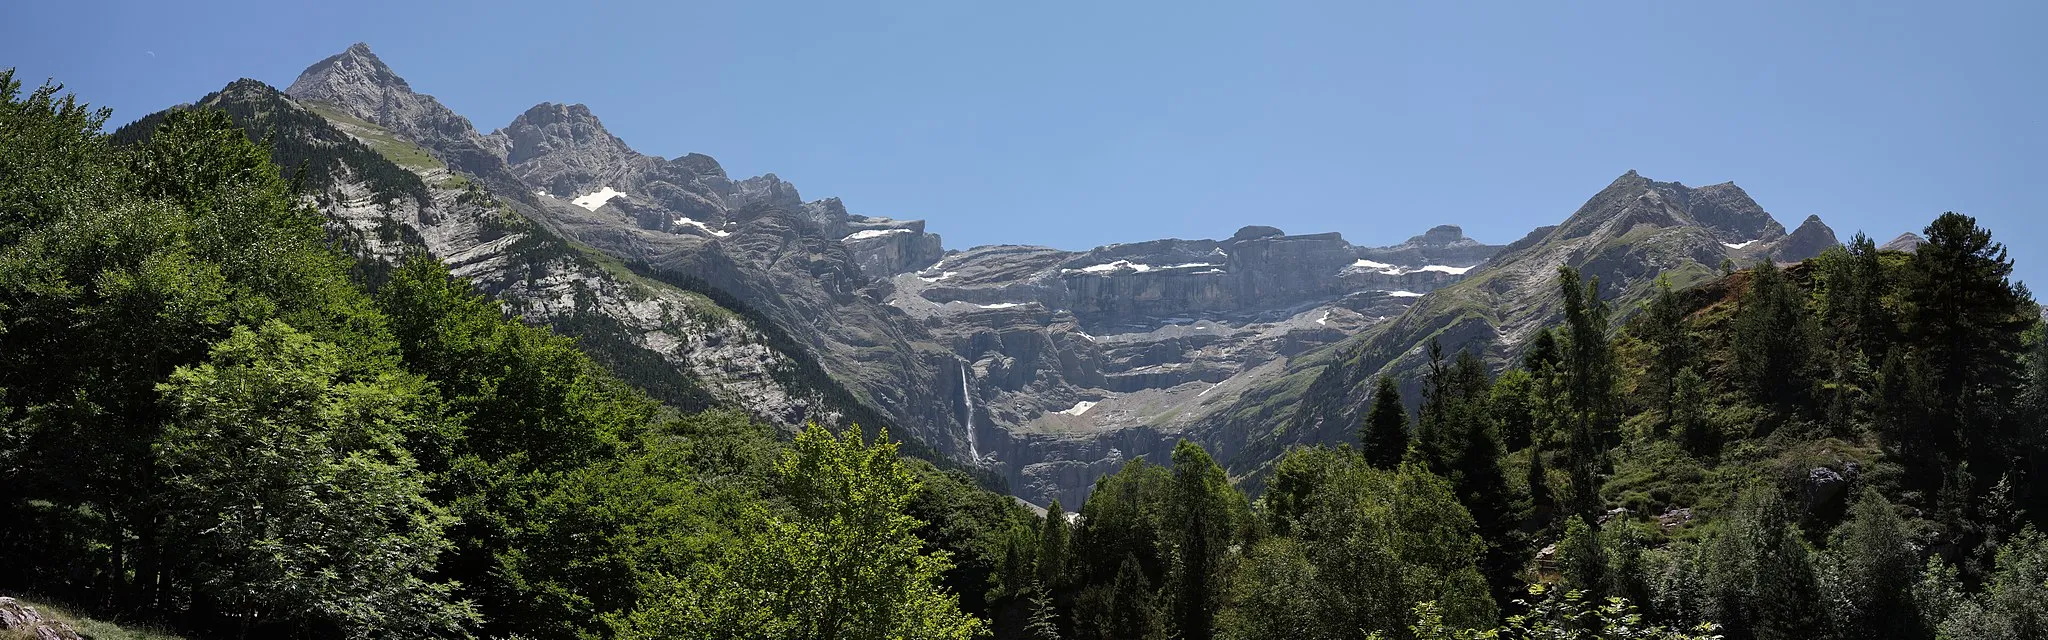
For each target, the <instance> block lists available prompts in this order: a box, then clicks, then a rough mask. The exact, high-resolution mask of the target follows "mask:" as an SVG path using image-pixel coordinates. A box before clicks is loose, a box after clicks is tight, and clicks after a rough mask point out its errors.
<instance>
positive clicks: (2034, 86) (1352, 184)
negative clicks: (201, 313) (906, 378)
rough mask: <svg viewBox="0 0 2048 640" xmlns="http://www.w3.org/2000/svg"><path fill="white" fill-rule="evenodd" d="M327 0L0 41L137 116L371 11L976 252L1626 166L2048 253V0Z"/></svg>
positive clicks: (57, 23)
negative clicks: (1989, 236) (1972, 224)
mask: <svg viewBox="0 0 2048 640" xmlns="http://www.w3.org/2000/svg"><path fill="white" fill-rule="evenodd" d="M310 4H315V3H296V2H287V3H277V2H262V3H246V2H205V3H168V2H114V3H109V2H87V1H63V2H33V1H24V2H14V3H10V6H8V8H7V9H5V11H4V13H5V14H6V15H5V16H4V19H0V66H17V67H19V68H20V71H21V74H22V75H23V76H25V77H27V78H31V79H40V78H43V77H55V78H57V79H59V80H61V81H63V82H66V83H67V84H68V85H69V86H70V87H71V88H72V89H74V90H75V91H77V92H78V93H79V94H81V95H82V96H83V97H85V98H86V99H88V100H89V101H91V102H93V103H96V104H100V105H106V106H111V107H113V108H114V109H115V110H116V116H115V119H116V120H119V121H124V122H125V121H126V120H128V119H132V118H134V117H137V116H140V115H142V114H144V113H147V112H149V111H152V110H155V109H158V108H162V107H164V106H167V105H170V104H174V103H177V102H182V101H190V100H192V99H195V98H197V97H199V96H201V95H203V94H205V93H207V92H209V91H211V90H214V89H217V88H219V87H220V86H222V85H224V84H226V83H227V82H228V81H231V80H233V79H235V78H238V77H244V76H246V77H253V78H256V79H259V80H264V81H267V82H270V83H272V84H275V85H278V86H280V87H282V86H284V85H286V84H288V83H290V82H291V80H292V78H294V77H295V76H296V75H297V74H298V72H299V71H300V70H302V69H303V68H305V67H306V66H307V65H309V64H311V63H313V62H314V61H317V60H319V59H320V58H322V57H325V56H327V55H330V54H333V53H335V52H338V51H340V50H342V49H343V48H345V47H347V46H348V45H349V44H350V43H353V42H356V41H365V42H368V43H370V45H371V47H372V48H373V49H374V50H376V51H377V53H378V54H379V55H380V56H382V57H383V58H384V59H385V61H386V62H389V63H390V64H391V65H392V66H393V67H395V68H396V69H397V70H398V72H399V73H400V74H401V75H403V76H405V77H406V78H407V79H409V80H410V81H411V82H412V83H413V86H414V87H415V88H416V89H418V90H420V91H423V92H427V93H432V94H434V95H436V96H438V97H439V98H440V99H441V100H442V101H443V102H444V103H446V104H448V105H449V106H451V107H453V108H454V109H455V110H456V111H458V112H460V113H462V114H463V115H466V116H468V117H469V118H471V119H472V120H473V121H474V122H476V123H477V126H478V128H479V129H482V130H485V131H489V130H491V129H494V128H497V127H499V126H502V125H503V124H505V123H507V122H509V121H510V120H511V119H512V117H513V116H515V115H517V114H518V113H519V112H520V111H522V110H524V109H525V108H527V107H528V106H531V105H533V104H534V103H537V102H541V101H554V102H582V103H585V104H588V105H590V106H591V108H592V109H593V110H594V111H595V112H596V113H597V114H598V116H599V117H600V118H602V119H603V120H604V122H605V124H606V125H607V126H608V127H609V128H610V129H611V130H612V132H613V133H615V134H617V135H618V136H620V137H621V138H624V139H625V140H626V141H627V142H628V143H630V144H632V145H633V146H634V147H635V148H637V149H639V150H640V151H642V152H644V153H650V154H656V155H663V156H671V157H672V156H676V155H681V154H683V153H687V152H703V153H707V154H710V155H712V156H714V157H716V158H718V159H719V161H721V162H722V163H724V165H725V167H726V169H727V171H728V172H730V173H732V174H734V175H735V176H745V175H753V174H758V173H763V172H771V171H772V172H775V173H777V174H779V175H781V176H782V177H783V178H784V179H787V180H790V181H792V182H794V183H796V185H797V186H798V187H799V188H800V189H801V190H802V192H803V194H804V195H805V197H808V198H817V197H823V196H835V195H836V196H840V197H842V198H844V199H845V200H846V202H847V205H848V206H849V208H851V209H852V210H853V211H855V212H857V213H867V214H876V215H890V216H897V217H922V218H926V219H928V220H930V221H931V229H932V230H933V231H936V232H939V233H942V234H945V236H946V238H947V245H948V246H949V247H956V248H958V247H965V246H970V245H977V244H986V243H995V242H1006V243H1031V244H1048V245H1053V246H1058V247H1064V248H1085V247H1089V246H1094V245H1098V244H1105V243H1110V242H1120V241H1135V240H1144V239H1151V238H1158V237H1167V236H1173V237H1185V238H1195V237H1221V236H1224V235H1227V234H1229V233H1230V232H1231V231H1233V230H1235V229H1236V228H1237V227H1239V226H1241V225H1245V224H1255V223H1256V224H1270V225H1274V226H1278V227H1281V228H1283V229H1286V230H1288V231H1290V232H1297V233H1301V232H1315V231H1341V232H1343V233H1344V235H1345V237H1347V238H1349V239H1351V240H1353V241H1354V242H1360V243H1373V244H1380V243H1392V242H1398V241H1400V240H1401V239H1404V238H1406V237H1407V236H1410V235H1413V234H1415V233H1418V232H1420V231H1422V230H1423V229H1424V228H1426V227H1428V226H1430V225H1432V224H1438V223H1457V224H1462V225H1464V226H1465V227H1466V229H1467V231H1468V233H1470V234H1471V235H1473V236H1475V237H1478V238H1480V239H1482V240H1486V241H1490V242H1508V241H1511V240H1514V239H1516V238H1517V237H1520V236H1521V235H1522V234H1523V233H1525V232H1526V231H1528V230H1529V229H1531V228H1533V227H1536V226H1539V225H1543V224H1552V223H1555V222H1557V221H1558V220H1560V219H1562V218H1563V217H1564V216H1565V215H1567V214H1569V213H1570V212H1571V211H1572V209H1574V208H1575V207H1577V206H1578V205H1579V204H1580V203H1581V202H1583V201H1584V200H1585V199H1586V198H1587V197H1588V196H1590V195H1592V194H1593V193H1594V192H1595V191H1596V190H1598V189H1599V188H1600V187H1602V186H1605V185H1606V184H1607V183H1608V181H1610V180H1612V179H1613V178H1614V177H1615V176H1616V175H1619V174H1621V173H1622V172H1623V171H1626V170H1629V169H1637V170H1640V171H1641V172H1642V173H1643V174H1644V175H1647V176H1650V177H1653V178H1657V179H1661V180H1676V181H1680V182H1684V183H1686V184H1694V185H1698V184H1709V183H1715V182H1721V181H1726V180H1733V181H1735V182H1736V183H1738V184H1741V185H1742V186H1743V187H1745V188H1746V189H1748V190H1749V192H1750V194H1751V195H1753V196H1755V197H1756V199H1757V200H1758V201H1760V202H1761V203H1762V204H1763V205H1764V207H1765V208H1766V209H1769V210H1770V211H1771V212H1772V213H1774V214H1776V215H1777V217H1778V218H1779V220H1780V221H1782V222H1785V223H1786V224H1787V225H1788V226H1789V225H1796V224H1798V223H1799V221H1800V220H1801V219H1803V218H1804V217H1805V216H1806V215H1808V214H1815V213H1817V214H1820V215H1821V216H1822V217H1823V218H1824V219H1826V220H1827V221H1828V222H1829V223H1830V224H1832V225H1833V226H1834V227H1835V228H1836V229H1837V230H1838V231H1839V232H1841V233H1842V235H1843V236H1844V237H1846V236H1847V235H1848V234H1849V233H1851V232H1854V231H1856V230H1858V229H1864V230H1867V231H1869V232H1870V234H1871V235H1873V236H1877V237H1878V239H1879V241H1880V242H1882V241H1884V240H1888V239H1890V238H1891V237H1892V236H1894V235H1897V234H1898V233H1900V232H1903V231H1907V230H1918V229H1919V228H1920V227H1921V226H1924V225H1925V223H1926V222H1927V221H1929V220H1931V219H1933V217H1934V216H1935V215H1937V214H1938V213H1940V212H1941V211H1944V210H1957V211H1962V212H1965V213H1969V214H1972V215H1975V216H1978V217H1979V219H1980V220H1981V221H1982V222H1984V223H1985V224H1986V225H1987V226H1989V227H1991V228H1992V230H1993V231H1994V232H1996V233H1997V234H1998V237H1999V239H2001V240H2004V241H2006V242H2007V243H2008V244H2010V245H2012V246H2013V247H2014V249H2015V255H2016V257H2017V258H2018V259H2019V261H2020V268H2021V273H2022V275H2034V274H2048V247H2043V246H2041V245H2043V244H2044V242H2043V240H2044V238H2043V231H2044V223H2043V222H2042V219H2043V215H2044V213H2048V210H2044V203H2043V196H2042V194H2044V193H2048V190H2044V189H2043V188H2042V186H2041V182H2042V180H2043V174H2044V170H2048V162H2044V161H2043V160H2042V158H2043V156H2044V153H2048V122H2044V119H2048V105H2044V104H2043V103H2044V98H2048V87H2044V83H2048V44H2044V43H2048V38H2043V37H2042V36H2041V32H2040V29H2041V27H2042V25H2043V24H2048V3H2042V2H2006V3H1986V4H1979V3H1970V2H1959V3H1939V5H1940V6H1935V5H1936V3H1894V2H1842V3H1820V2H1795V3H1784V2H1763V3H1743V4H1741V5H1724V4H1723V3H1679V2H1644V1H1640V0H1638V1H1636V2H1626V3H1591V2H1524V1H1514V2H1499V3H1494V2H1409V3H1367V2H1355V1H1353V2H1329V3H1310V4H1295V3H1278V2H1231V3H1204V2H1186V1H1182V2H1159V3H1138V2H1085V3H1066V2H981V1H966V0H950V1H944V2H919V3H891V4H890V5H889V6H886V7H870V6H856V5H866V4H870V3H848V2H821V3H815V4H788V3H768V2H719V3H700V2H667V1H646V2H619V3H601V4H598V5H597V6H592V7H587V8H586V7H584V6H583V4H584V3H570V2H524V1H517V0H508V1H498V2H469V3H456V2H441V1H419V0H415V1H412V2H402V3H390V2H368V1H349V2H323V3H317V5H318V6H317V7H312V6H302V5H310ZM2028 279H2030V280H2033V281H2036V282H2039V281H2041V280H2040V279H2039V278H2038V277H2033V278H2028Z"/></svg>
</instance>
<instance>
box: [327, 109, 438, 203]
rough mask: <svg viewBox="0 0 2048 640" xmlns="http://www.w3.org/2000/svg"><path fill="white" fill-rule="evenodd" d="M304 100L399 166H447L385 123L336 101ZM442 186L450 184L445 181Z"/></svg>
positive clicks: (430, 167)
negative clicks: (350, 110)
mask: <svg viewBox="0 0 2048 640" xmlns="http://www.w3.org/2000/svg"><path fill="white" fill-rule="evenodd" d="M305 104H306V107H307V108H309V109H312V110H313V112H314V113H318V114H320V117H323V118H326V119H328V120H329V121H332V122H334V123H336V124H340V125H343V128H344V130H346V131H348V132H349V133H350V134H352V135H354V136H356V138H357V139H359V140H362V141H363V144H366V145H369V146H370V149H371V150H373V151H376V152H377V154H378V155H381V156H384V159H386V160H390V161H391V162H393V163H395V164H397V165H398V166H401V167H405V168H407V169H446V168H447V165H445V164H442V163H441V161H440V160H439V159H436V158H435V157H434V154H431V153H428V152H427V150H426V149H422V148H420V147H419V145H415V144H413V143H410V142H406V141H405V140H402V139H399V137H398V136H397V135H394V134H392V133H391V132H390V131H386V130H385V129H384V128H383V127H379V126H377V125H375V124H372V123H370V122H369V121H366V120H363V119H361V118H357V117H355V116H352V115H349V114H348V113H346V112H344V111H342V110H341V109H337V108H335V107H334V105H330V104H324V103H319V102H307V103H305ZM443 186H447V185H446V184H445V182H444V185H443Z"/></svg>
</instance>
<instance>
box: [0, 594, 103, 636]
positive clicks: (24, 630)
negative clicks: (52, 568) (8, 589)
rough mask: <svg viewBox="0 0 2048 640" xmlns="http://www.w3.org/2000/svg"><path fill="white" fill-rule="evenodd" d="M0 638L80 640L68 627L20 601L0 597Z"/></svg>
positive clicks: (73, 630) (76, 633) (75, 632)
mask: <svg viewBox="0 0 2048 640" xmlns="http://www.w3.org/2000/svg"><path fill="white" fill-rule="evenodd" d="M0 632H5V633H0V636H5V637H9V638H24V639H27V640H81V639H82V638H83V636H80V635H79V634H78V631H77V630H76V629H72V628H71V626H70V625H67V624H64V623H63V622H61V621H59V620H57V619H55V618H51V617H48V616H45V615H43V613H42V612H40V611H37V610H36V608H35V607H31V606H28V605H27V604H24V603H22V601H20V600H16V599H13V598H8V597H0Z"/></svg>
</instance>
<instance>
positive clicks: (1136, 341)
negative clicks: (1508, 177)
mask: <svg viewBox="0 0 2048 640" xmlns="http://www.w3.org/2000/svg"><path fill="white" fill-rule="evenodd" d="M1449 231H1450V232H1451V233H1449V234H1446V233H1443V232H1442V231H1439V232H1437V233H1436V235H1435V236H1434V237H1431V236H1428V235H1427V234H1426V235H1425V236H1418V237H1417V238H1416V239H1414V240H1411V241H1409V242H1408V243H1406V244H1404V245H1400V246H1397V247H1358V246H1354V245H1351V244H1350V243H1348V242H1345V241H1344V240H1343V238H1342V237H1340V236H1338V235H1337V234H1315V235H1301V236H1294V235H1287V234H1286V233H1284V232H1282V231H1281V230H1279V229H1275V228H1272V227H1248V228H1246V229H1244V230H1240V231H1239V232H1238V233H1236V234H1233V235H1232V237H1231V238H1230V239H1226V240H1158V241H1152V242H1141V243H1133V244H1122V245H1111V246H1106V247H1098V248H1096V249H1093V250H1089V251H1082V252H1071V251H1060V250H1057V249H1050V248H1045V247H1026V246H990V247H977V248H974V249H969V250H966V251H959V252H953V253H949V254H947V255H946V256H945V258H944V259H943V260H940V261H938V262H937V263H934V264H932V265H930V266H929V267H926V268H924V269H921V270H917V271H914V272H910V273H904V274H901V275H898V276H896V277H895V278H894V281H893V284H894V287H893V291H892V293H891V295H890V297H889V299H888V303H889V304H890V305H891V306H893V307H895V308H897V309H900V310H902V311H903V312H904V313H906V314H907V315H909V316H911V317H913V318H916V319H917V320H918V321H919V322H920V323H921V324H923V325H924V326H926V327H928V328H929V330H930V331H931V332H932V334H933V335H934V336H935V337H936V338H937V339H939V340H940V342H941V343H942V344H945V345H946V346H947V348H948V349H949V350H951V351H952V352H953V353H954V354H956V355H957V356H959V358H960V366H961V368H962V377H963V381H964V382H965V383H966V386H965V388H967V389H968V390H969V391H968V392H967V395H964V396H963V398H962V400H961V401H960V402H958V403H956V406H957V407H958V408H959V409H960V410H962V411H967V410H968V408H969V407H970V406H971V407H972V410H973V411H974V414H973V415H974V420H975V421H976V422H975V424H976V425H977V430H978V432H979V433H981V438H980V442H981V445H980V452H981V456H982V459H983V461H984V462H985V463H987V464H990V465H992V466H994V467H996V468H998V469H999V470H1001V471H1002V472H1003V473H1004V474H1005V476H1006V477H1008V478H1009V480H1010V486H1011V488H1012V490H1013V491H1016V492H1017V493H1018V494H1019V495H1020V496H1023V497H1024V498H1026V499H1029V500H1034V501H1039V502H1041V503H1043V502H1044V501H1047V500H1050V499H1055V498H1056V499H1059V500H1060V501H1061V502H1062V503H1063V504H1075V503H1076V502H1077V501H1078V500H1081V499H1083V498H1084V497H1085V496H1086V490H1087V488H1088V487H1089V486H1090V485H1092V483H1093V482H1094V480H1095V478H1097V477H1099V476H1100V475H1101V474H1103V473H1107V472H1110V471H1114V470H1115V469H1116V468H1117V467H1119V466H1121V465H1122V464H1123V463H1124V462H1125V461H1126V460H1129V459H1132V458H1139V457H1143V458H1147V459H1151V460H1155V461H1157V460H1162V459H1164V457H1165V456H1166V455H1167V454H1168V453H1169V452H1170V451H1171V448H1172V446H1173V444H1174V442H1175V441H1176V440H1177V439H1178V438H1179V437H1181V436H1183V435H1187V434H1189V433H1190V432H1191V430H1192V429H1194V428H1195V427H1197V426H1198V425H1199V424H1200V423H1201V421H1202V420H1205V419H1207V417H1208V416H1209V415H1210V414H1211V412H1213V411H1215V410H1217V409H1218V408H1221V407H1225V406H1228V404H1229V402H1230V400H1231V399H1234V398H1236V397H1238V394H1239V393H1240V392H1241V391H1242V389H1244V388H1245V387H1247V386H1249V385H1252V384H1253V383H1255V382H1256V381H1258V380H1260V379H1262V377H1263V376H1266V375H1269V374H1271V373H1272V372H1274V371H1277V370H1279V364H1280V363H1282V362H1284V361H1285V360H1286V359H1288V358H1290V357H1293V356H1296V355H1299V354H1302V353H1305V352H1308V351H1311V350H1313V349H1316V348H1319V347H1323V346H1326V345H1329V344H1333V343H1335V342H1337V341H1339V340H1342V339H1343V338H1344V337H1346V336H1348V335H1351V334H1354V333H1356V332H1359V331H1362V330H1365V329H1366V328H1368V327H1371V326H1373V325H1375V324H1377V323H1379V322H1381V321H1383V320H1385V319H1386V318H1388V317H1391V316H1395V315H1399V314H1400V313H1401V312H1403V311H1404V310H1405V309H1407V307H1408V306H1409V305H1410V304H1413V303H1414V301H1415V300H1416V299H1418V298H1420V297H1421V296H1422V295H1423V293H1424V292H1428V291H1431V290H1434V289H1436V288H1438V287H1440V286H1443V285H1445V284H1449V283H1451V282H1455V281H1457V280H1458V279H1459V278H1462V277H1464V274H1465V273H1467V272H1468V271H1470V270H1472V269H1473V268H1475V267H1476V266H1477V265H1478V264H1479V263H1480V262H1481V261H1483V260H1485V259H1486V258H1487V257H1488V256H1490V255H1491V253H1492V252H1493V251H1496V250H1498V247H1489V246H1486V245H1481V244H1479V243H1477V242H1474V241H1471V240H1469V239H1466V238H1464V237H1463V234H1462V233H1460V232H1457V231H1456V230H1455V228H1450V229H1449ZM1367 255H1372V256H1378V257H1380V258H1383V259H1386V260H1400V261H1402V262H1400V263H1386V262H1378V261H1375V260H1371V259H1367V258H1364V257H1363V256H1367ZM1437 262H1448V263H1450V264H1436V263H1437ZM969 400H972V402H969Z"/></svg>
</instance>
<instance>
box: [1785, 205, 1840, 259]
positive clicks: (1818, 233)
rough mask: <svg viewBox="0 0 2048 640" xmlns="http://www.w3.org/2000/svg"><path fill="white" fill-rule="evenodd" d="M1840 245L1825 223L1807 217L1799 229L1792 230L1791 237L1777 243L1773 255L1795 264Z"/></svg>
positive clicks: (1817, 217)
mask: <svg viewBox="0 0 2048 640" xmlns="http://www.w3.org/2000/svg"><path fill="white" fill-rule="evenodd" d="M1841 243H1842V241H1841V240H1840V239H1838V238H1836V237H1835V230H1834V229H1832V228H1830V227H1828V225H1827V223H1825V222H1821V221H1820V216H1817V215H1816V216H1807V217H1806V221H1805V222H1802V223H1800V224H1799V228H1797V229H1793V230H1792V235H1789V236H1786V237H1785V240H1784V241H1782V242H1780V243H1778V246H1777V248H1776V251H1774V252H1773V255H1774V256H1775V257H1776V258H1777V259H1779V260H1782V261H1786V262H1796V261H1799V260H1805V259H1807V258H1811V257H1814V256H1818V255H1820V254H1821V252H1823V251H1827V250H1828V249H1829V248H1830V247H1834V246H1836V245H1840V244H1841Z"/></svg>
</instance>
